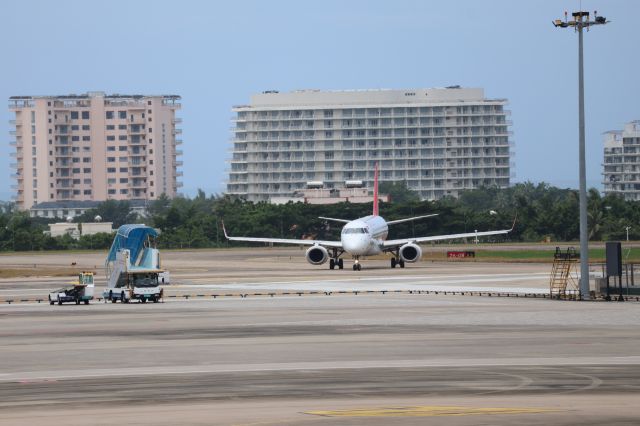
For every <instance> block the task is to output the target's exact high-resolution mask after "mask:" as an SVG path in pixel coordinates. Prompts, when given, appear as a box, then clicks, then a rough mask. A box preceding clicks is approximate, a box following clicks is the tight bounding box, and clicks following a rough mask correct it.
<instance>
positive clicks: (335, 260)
mask: <svg viewBox="0 0 640 426" xmlns="http://www.w3.org/2000/svg"><path fill="white" fill-rule="evenodd" d="M342 253H344V250H340V252H339V253H338V249H337V248H334V249H333V253H332V255H331V259H329V269H335V268H338V269H343V268H344V261H343V260H342V259H340V256H341V255H342Z"/></svg>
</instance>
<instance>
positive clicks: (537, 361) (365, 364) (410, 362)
mask: <svg viewBox="0 0 640 426" xmlns="http://www.w3.org/2000/svg"><path fill="white" fill-rule="evenodd" d="M617 364H623V365H628V366H629V367H631V366H633V365H640V356H621V357H615V356H604V357H581V358H580V357H575V356H571V357H546V358H545V357H542V358H521V357H518V358H487V359H476V358H472V359H468V358H459V359H455V358H439V359H431V360H429V359H402V360H355V361H315V362H314V361H310V362H285V363H258V364H210V365H198V366H193V365H174V366H156V367H122V368H117V369H116V368H114V369H86V370H78V369H75V370H49V371H24V372H15V373H2V374H0V382H13V381H28V380H70V379H85V378H102V377H136V376H149V375H175V374H207V373H208V374H214V373H244V372H261V371H295V370H312V371H319V370H333V369H358V368H420V367H424V368H428V367H455V368H461V367H503V366H576V365H617Z"/></svg>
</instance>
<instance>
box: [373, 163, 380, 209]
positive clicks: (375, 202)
mask: <svg viewBox="0 0 640 426" xmlns="http://www.w3.org/2000/svg"><path fill="white" fill-rule="evenodd" d="M373 215H374V216H379V215H378V163H376V168H375V172H374V173H373Z"/></svg>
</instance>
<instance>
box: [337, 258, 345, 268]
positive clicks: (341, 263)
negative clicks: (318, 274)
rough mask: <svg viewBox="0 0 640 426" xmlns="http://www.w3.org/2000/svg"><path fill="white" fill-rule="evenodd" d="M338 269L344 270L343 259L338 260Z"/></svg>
mask: <svg viewBox="0 0 640 426" xmlns="http://www.w3.org/2000/svg"><path fill="white" fill-rule="evenodd" d="M338 268H340V269H344V262H343V261H342V259H338Z"/></svg>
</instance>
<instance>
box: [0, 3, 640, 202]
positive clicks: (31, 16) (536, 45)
mask: <svg viewBox="0 0 640 426" xmlns="http://www.w3.org/2000/svg"><path fill="white" fill-rule="evenodd" d="M580 4H581V5H582V9H583V10H588V11H593V10H598V12H599V14H600V15H603V16H606V17H607V19H609V20H611V21H612V22H611V23H610V24H609V25H606V26H598V27H595V28H592V29H591V30H590V31H589V32H588V33H585V37H584V38H585V49H584V55H585V87H586V89H585V103H586V147H587V148H586V155H587V184H588V185H589V186H590V187H596V188H598V189H601V183H600V182H601V173H602V167H601V163H602V156H603V146H602V133H603V132H605V131H607V130H612V129H621V128H622V127H623V126H624V124H625V123H626V122H628V121H631V120H637V119H640V107H639V105H640V103H639V101H640V81H639V79H638V77H639V74H638V70H639V69H640V55H639V54H638V41H639V39H640V36H638V32H637V29H636V23H637V17H638V16H639V15H640V2H639V1H636V0H607V1H604V0H600V1H592V0H582V1H578V0H571V1H564V0H538V1H535V0H530V1H526V2H525V1H513V0H494V1H491V0H486V1H480V0H473V1H472V0H469V1H462V0H459V1H454V0H449V1H444V0H440V1H426V0H422V1H421V0H394V1H375V0H369V1H364V0H350V1H347V0H324V1H322V2H318V1H314V2H311V1H302V0H297V1H286V0H269V1H259V0H254V1H249V0H244V1H243V0H233V1H232V0H228V1H195V0H181V1H166V0H153V1H151V0H138V1H130V0H127V1H122V0H110V1H108V2H106V1H105V2H102V1H86V0H82V1H71V0H58V1H33V0H21V1H9V0H3V1H0V37H1V40H2V42H1V43H0V55H1V57H2V59H3V60H2V66H0V98H2V99H5V101H6V100H8V98H9V97H10V96H14V95H34V96H36V95H62V94H69V93H76V94H79V93H85V92H87V91H103V92H106V93H125V94H132V93H135V94H178V95H181V96H182V110H180V112H179V114H178V116H180V117H182V119H183V123H182V129H183V134H182V139H183V141H184V143H183V145H182V146H181V149H182V150H183V151H184V155H183V157H182V160H183V162H184V166H183V170H184V177H183V182H184V187H183V188H182V189H183V193H184V194H185V195H187V196H192V195H193V194H195V192H196V191H197V189H199V188H200V189H203V190H204V191H205V192H206V193H208V194H210V193H222V192H223V191H224V189H225V187H224V180H225V179H226V178H227V168H228V164H227V163H226V161H225V160H227V159H228V158H229V157H230V150H231V148H232V145H231V142H230V137H231V136H232V135H231V130H230V128H231V126H232V122H231V119H232V117H233V113H232V111H231V108H232V107H233V105H240V104H247V103H249V100H250V96H251V95H252V94H254V93H258V92H262V91H264V90H279V91H281V92H282V91H290V90H296V89H311V88H313V89H322V90H349V89H380V88H386V89H409V88H431V87H444V86H449V85H456V84H457V85H461V86H463V87H481V88H484V90H485V96H486V97H488V98H506V99H508V100H509V105H508V109H509V110H510V111H511V118H510V119H511V120H512V121H513V125H512V127H511V129H510V130H512V131H513V136H512V141H513V142H514V143H515V147H514V152H515V156H514V157H513V161H514V162H515V169H514V171H515V175H516V177H515V179H514V180H513V181H514V182H525V181H531V182H534V183H538V182H547V183H550V184H552V185H556V186H559V187H562V188H568V187H570V188H577V186H578V80H577V75H578V72H577V69H578V68H577V67H578V65H577V64H578V59H577V58H578V53H577V52H578V49H577V46H578V36H577V34H576V33H575V32H574V31H573V30H572V29H569V28H567V29H557V28H555V27H554V26H553V25H552V24H551V21H552V20H553V19H556V18H561V17H563V15H564V11H565V10H567V11H569V13H571V12H572V11H575V10H579V9H580ZM12 115H13V114H12V113H11V112H10V111H9V110H8V108H7V107H5V108H3V109H0V135H3V137H2V138H0V141H1V140H4V141H5V142H4V143H0V200H8V199H9V198H10V196H11V195H12V191H11V189H10V185H11V184H12V180H11V179H10V174H11V169H10V168H9V164H10V163H11V157H10V156H9V153H10V152H11V151H12V149H13V148H12V147H10V145H9V141H10V140H11V138H10V136H9V130H10V125H9V123H8V121H9V120H11V119H12V118H13V117H12Z"/></svg>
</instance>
